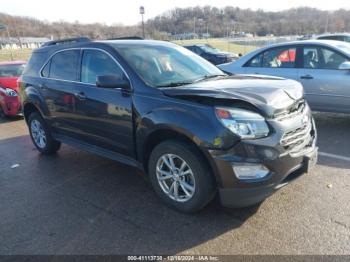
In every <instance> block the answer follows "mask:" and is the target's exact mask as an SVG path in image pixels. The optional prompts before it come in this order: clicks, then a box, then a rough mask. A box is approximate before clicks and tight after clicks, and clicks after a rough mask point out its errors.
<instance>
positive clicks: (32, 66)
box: [23, 52, 48, 76]
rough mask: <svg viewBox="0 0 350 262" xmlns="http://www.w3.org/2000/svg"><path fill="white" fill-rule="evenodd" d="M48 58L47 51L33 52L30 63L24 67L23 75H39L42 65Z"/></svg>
mask: <svg viewBox="0 0 350 262" xmlns="http://www.w3.org/2000/svg"><path fill="white" fill-rule="evenodd" d="M47 59H48V55H47V53H46V52H33V54H32V56H31V57H30V59H29V62H28V64H27V65H26V67H25V68H24V71H23V75H26V76H38V74H39V71H40V69H41V67H42V66H43V65H44V63H45V62H46V60H47Z"/></svg>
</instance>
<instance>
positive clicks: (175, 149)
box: [149, 140, 216, 213]
mask: <svg viewBox="0 0 350 262" xmlns="http://www.w3.org/2000/svg"><path fill="white" fill-rule="evenodd" d="M203 160H204V159H203V157H202V156H201V155H200V153H199V152H198V149H197V148H195V147H194V146H191V145H188V144H186V143H183V142H179V141H173V140H171V141H166V142H163V143H161V144H159V145H158V146H156V147H155V148H154V150H153V151H152V154H151V156H150V160H149V175H150V180H151V182H152V185H153V188H154V190H155V192H156V193H157V195H158V196H159V197H160V198H161V200H162V201H163V202H165V203H166V204H167V205H169V206H170V207H172V208H175V209H177V210H179V211H182V212H186V213H191V212H195V211H198V210H200V209H202V208H203V207H204V206H205V205H206V204H208V202H209V201H210V200H211V199H212V198H213V196H214V193H215V189H216V187H215V182H214V179H213V177H212V175H211V173H210V171H209V170H210V169H209V168H208V166H207V165H206V164H205V161H203Z"/></svg>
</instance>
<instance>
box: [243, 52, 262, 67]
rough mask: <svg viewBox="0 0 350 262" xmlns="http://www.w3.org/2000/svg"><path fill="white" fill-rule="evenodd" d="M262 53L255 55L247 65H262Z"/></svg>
mask: <svg viewBox="0 0 350 262" xmlns="http://www.w3.org/2000/svg"><path fill="white" fill-rule="evenodd" d="M262 57H263V55H262V54H259V55H257V56H255V57H253V58H252V59H251V60H250V61H249V62H248V63H247V65H246V66H247V67H262Z"/></svg>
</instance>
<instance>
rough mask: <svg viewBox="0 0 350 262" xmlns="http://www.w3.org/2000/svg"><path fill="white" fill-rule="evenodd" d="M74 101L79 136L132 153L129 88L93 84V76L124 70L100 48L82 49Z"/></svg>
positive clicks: (129, 154) (105, 146) (98, 144)
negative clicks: (76, 100)
mask: <svg viewBox="0 0 350 262" xmlns="http://www.w3.org/2000/svg"><path fill="white" fill-rule="evenodd" d="M80 71H81V73H80V84H79V87H80V89H79V96H80V101H79V103H78V104H77V108H76V110H77V114H78V115H79V118H78V119H79V128H80V129H81V130H82V132H81V133H82V136H81V139H83V140H85V142H87V143H89V144H93V145H96V146H99V147H103V148H105V149H109V150H112V151H115V152H118V153H121V154H123V155H128V156H133V155H134V152H135V151H134V143H133V121H132V96H131V94H132V93H131V91H130V90H129V91H127V90H123V89H118V88H102V87H97V86H96V78H97V76H102V75H108V76H110V75H118V76H122V77H124V78H126V79H128V78H127V76H126V73H125V71H124V70H123V69H122V68H121V66H120V64H119V63H118V61H117V60H116V59H115V58H114V57H112V56H111V55H110V54H109V53H108V52H106V51H104V50H100V49H83V53H82V60H81V70H80Z"/></svg>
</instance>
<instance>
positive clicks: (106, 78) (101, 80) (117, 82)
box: [96, 75, 130, 90]
mask: <svg viewBox="0 0 350 262" xmlns="http://www.w3.org/2000/svg"><path fill="white" fill-rule="evenodd" d="M96 86H97V87H103V88H121V89H125V90H130V83H129V81H128V80H126V79H124V78H123V77H122V76H118V75H102V76H97V77H96Z"/></svg>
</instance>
